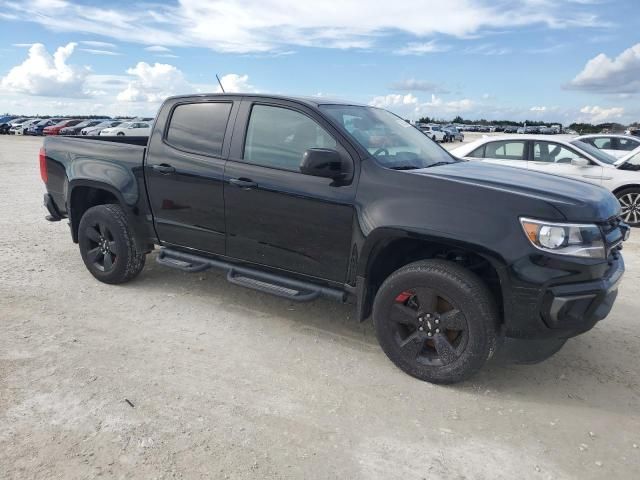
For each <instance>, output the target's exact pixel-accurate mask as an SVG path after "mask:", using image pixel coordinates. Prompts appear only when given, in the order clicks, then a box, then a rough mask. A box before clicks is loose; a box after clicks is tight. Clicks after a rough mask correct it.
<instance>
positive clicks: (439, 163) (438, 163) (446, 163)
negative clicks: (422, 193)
mask: <svg viewBox="0 0 640 480" xmlns="http://www.w3.org/2000/svg"><path fill="white" fill-rule="evenodd" d="M452 163H455V162H436V163H432V164H431V165H427V166H426V167H424V168H431V167H439V166H440V165H451V164H452Z"/></svg>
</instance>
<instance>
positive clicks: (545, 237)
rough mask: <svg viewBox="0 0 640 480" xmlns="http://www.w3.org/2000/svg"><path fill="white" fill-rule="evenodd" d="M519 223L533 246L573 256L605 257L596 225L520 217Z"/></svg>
mask: <svg viewBox="0 0 640 480" xmlns="http://www.w3.org/2000/svg"><path fill="white" fill-rule="evenodd" d="M520 223H521V224H522V228H523V229H524V233H525V234H526V236H527V238H528V239H529V241H530V242H531V243H532V244H533V246H534V247H536V248H538V249H540V250H543V251H545V252H550V253H555V254H558V255H571V256H574V257H586V258H605V256H606V250H605V247H604V240H603V238H602V233H601V232H600V229H599V228H598V226H597V225H589V224H573V223H551V222H544V221H541V220H533V219H531V218H521V219H520Z"/></svg>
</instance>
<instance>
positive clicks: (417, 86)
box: [389, 78, 449, 93]
mask: <svg viewBox="0 0 640 480" xmlns="http://www.w3.org/2000/svg"><path fill="white" fill-rule="evenodd" d="M389 88H390V89H391V90H398V91H401V92H406V91H417V92H432V93H449V91H448V90H447V89H446V88H444V87H442V86H441V85H438V84H437V83H433V82H428V81H426V80H418V79H415V78H409V79H406V80H400V81H398V82H393V83H392V84H391V85H389Z"/></svg>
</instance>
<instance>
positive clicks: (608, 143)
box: [576, 133, 640, 158]
mask: <svg viewBox="0 0 640 480" xmlns="http://www.w3.org/2000/svg"><path fill="white" fill-rule="evenodd" d="M576 140H580V141H582V142H585V143H588V144H589V145H593V146H594V147H596V148H599V149H600V150H602V151H603V152H605V153H608V154H609V155H613V156H614V157H616V158H622V157H624V156H627V155H629V152H632V151H633V150H635V149H637V148H640V138H638V137H632V136H631V135H611V134H606V133H600V134H594V135H582V136H580V137H578V138H576Z"/></svg>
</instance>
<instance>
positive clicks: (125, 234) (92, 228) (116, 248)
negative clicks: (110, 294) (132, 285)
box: [78, 204, 145, 284]
mask: <svg viewBox="0 0 640 480" xmlns="http://www.w3.org/2000/svg"><path fill="white" fill-rule="evenodd" d="M78 243H79V246H80V255H82V260H83V261H84V264H85V266H86V267H87V269H88V270H89V272H91V274H92V275H93V276H94V277H96V278H97V279H98V280H100V281H101V282H104V283H111V284H117V283H124V282H128V281H129V280H131V279H132V278H134V277H136V276H137V275H138V274H139V273H140V272H141V271H142V269H143V268H144V263H145V253H144V252H139V251H138V250H137V248H136V244H135V241H134V238H133V235H132V233H131V231H130V229H129V226H128V224H127V218H126V216H125V213H124V211H123V210H122V207H120V205H113V204H109V205H98V206H95V207H92V208H90V209H89V210H87V211H86V212H85V214H84V215H83V216H82V219H81V220H80V226H79V227H78Z"/></svg>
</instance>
